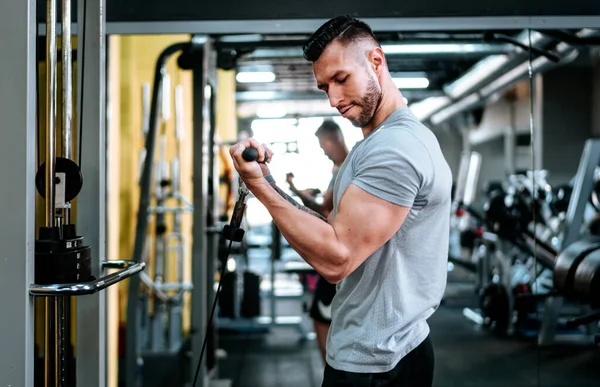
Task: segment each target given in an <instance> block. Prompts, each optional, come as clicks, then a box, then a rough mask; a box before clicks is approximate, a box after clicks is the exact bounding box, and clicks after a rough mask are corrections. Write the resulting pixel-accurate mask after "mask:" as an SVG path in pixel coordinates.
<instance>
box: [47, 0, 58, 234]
mask: <svg viewBox="0 0 600 387" xmlns="http://www.w3.org/2000/svg"><path fill="white" fill-rule="evenodd" d="M46 20H47V23H46V55H47V58H46V59H47V60H46V107H47V110H46V226H47V227H53V226H54V166H55V159H56V154H55V150H56V0H48V2H47V9H46Z"/></svg>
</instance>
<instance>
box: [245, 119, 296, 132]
mask: <svg viewBox="0 0 600 387" xmlns="http://www.w3.org/2000/svg"><path fill="white" fill-rule="evenodd" d="M296 125H298V120H297V119H296V118H280V119H267V120H264V119H258V120H252V122H251V123H250V128H251V129H252V130H253V131H257V130H271V129H274V130H279V129H282V128H289V127H295V126H296Z"/></svg>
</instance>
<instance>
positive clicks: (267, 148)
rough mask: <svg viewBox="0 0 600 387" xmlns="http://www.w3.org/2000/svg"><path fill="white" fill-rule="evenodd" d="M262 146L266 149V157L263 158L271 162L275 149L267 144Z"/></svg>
mask: <svg viewBox="0 0 600 387" xmlns="http://www.w3.org/2000/svg"><path fill="white" fill-rule="evenodd" d="M262 147H263V149H264V150H265V156H266V159H263V160H265V162H267V163H270V162H271V158H272V157H273V151H272V150H271V148H269V147H268V146H267V144H262Z"/></svg>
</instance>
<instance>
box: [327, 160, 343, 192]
mask: <svg viewBox="0 0 600 387" xmlns="http://www.w3.org/2000/svg"><path fill="white" fill-rule="evenodd" d="M339 172H340V167H338V166H334V167H333V169H332V170H331V180H330V181H329V186H327V191H333V187H334V186H335V180H336V179H337V175H338V173H339Z"/></svg>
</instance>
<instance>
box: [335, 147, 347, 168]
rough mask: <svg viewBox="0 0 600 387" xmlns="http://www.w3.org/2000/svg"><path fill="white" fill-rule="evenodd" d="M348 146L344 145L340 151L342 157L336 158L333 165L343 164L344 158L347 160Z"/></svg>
mask: <svg viewBox="0 0 600 387" xmlns="http://www.w3.org/2000/svg"><path fill="white" fill-rule="evenodd" d="M348 153H349V152H348V148H346V146H344V147H343V149H342V150H341V151H340V155H341V156H342V157H340V158H339V159H337V160H335V161H334V162H333V165H334V166H336V167H339V166H341V165H342V164H344V160H346V157H348Z"/></svg>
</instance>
